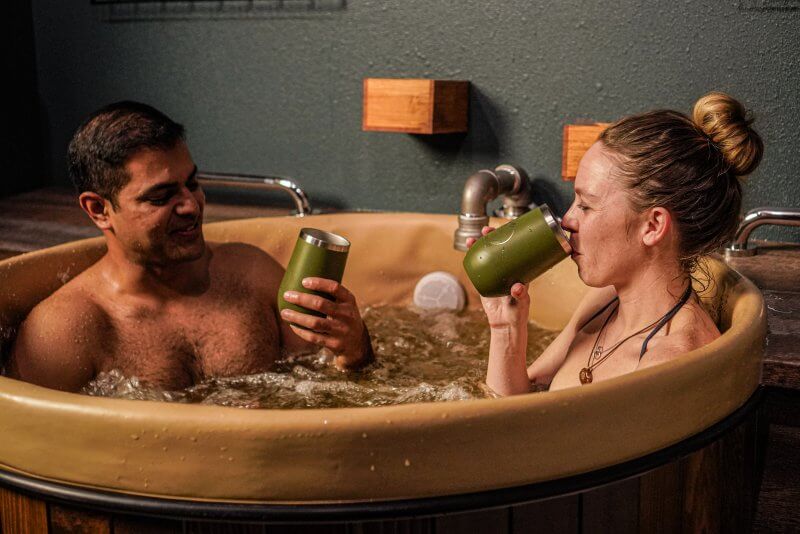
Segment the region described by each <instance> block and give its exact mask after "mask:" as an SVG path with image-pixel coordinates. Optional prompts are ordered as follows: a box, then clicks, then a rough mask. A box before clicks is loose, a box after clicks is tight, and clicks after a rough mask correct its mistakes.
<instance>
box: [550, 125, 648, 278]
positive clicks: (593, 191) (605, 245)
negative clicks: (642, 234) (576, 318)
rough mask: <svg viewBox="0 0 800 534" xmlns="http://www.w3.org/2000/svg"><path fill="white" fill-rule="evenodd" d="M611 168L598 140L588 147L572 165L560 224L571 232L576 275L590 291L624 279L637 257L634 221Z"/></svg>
mask: <svg viewBox="0 0 800 534" xmlns="http://www.w3.org/2000/svg"><path fill="white" fill-rule="evenodd" d="M614 166H615V164H614V161H613V160H612V159H611V158H610V157H609V154H608V151H607V149H606V148H605V147H604V146H603V145H602V144H601V143H600V142H599V141H598V142H596V143H595V144H593V145H592V146H591V148H589V150H588V151H587V152H586V154H585V155H584V156H583V158H582V159H581V162H580V165H579V166H578V174H577V176H576V178H575V200H574V201H573V202H572V205H571V206H570V208H569V210H568V211H567V213H566V214H565V215H564V218H563V220H562V223H561V226H562V227H563V228H564V230H566V231H568V232H570V233H571V236H570V244H571V245H572V248H573V253H572V260H573V261H574V262H575V263H576V264H577V265H578V274H579V275H580V277H581V280H583V281H584V283H586V284H587V285H590V286H593V287H605V286H608V285H612V284H616V283H617V282H619V281H624V280H626V279H629V278H630V275H631V273H632V272H633V271H632V269H635V267H636V265H637V264H640V263H639V262H640V261H641V260H642V259H643V258H642V249H643V245H642V243H641V240H637V239H636V238H635V234H636V229H637V227H638V223H639V220H638V219H639V217H638V215H637V213H636V212H634V211H633V210H632V209H631V207H630V205H629V202H628V197H627V194H626V193H625V191H624V190H623V189H622V186H621V185H620V184H619V183H618V180H616V179H614V178H613V173H612V171H613V170H614Z"/></svg>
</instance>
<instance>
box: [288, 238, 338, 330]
mask: <svg viewBox="0 0 800 534" xmlns="http://www.w3.org/2000/svg"><path fill="white" fill-rule="evenodd" d="M348 250H350V241H348V240H347V239H345V238H343V237H342V236H339V235H336V234H334V233H331V232H325V231H324V230H317V229H316V228H303V229H302V230H300V236H299V237H298V238H297V243H295V246H294V251H292V257H291V259H289V265H287V266H286V274H284V275H283V280H281V285H280V287H279V288H278V312H280V311H281V310H283V309H284V308H289V309H290V310H294V311H296V312H300V313H307V314H310V315H316V316H318V317H324V316H325V315H324V314H322V313H319V312H317V311H314V310H309V309H308V308H303V307H302V306H297V305H296V304H292V303H290V302H286V300H284V298H283V293H284V292H286V291H297V292H299V293H310V294H312V295H319V296H321V297H325V298H327V299H330V298H331V296H330V295H329V294H328V293H322V292H320V291H312V290H310V289H306V288H305V287H303V278H307V277H309V276H316V277H319V278H327V279H329V280H336V281H337V282H341V281H342V275H343V274H344V266H345V264H346V263H347V252H348ZM298 326H299V325H298Z"/></svg>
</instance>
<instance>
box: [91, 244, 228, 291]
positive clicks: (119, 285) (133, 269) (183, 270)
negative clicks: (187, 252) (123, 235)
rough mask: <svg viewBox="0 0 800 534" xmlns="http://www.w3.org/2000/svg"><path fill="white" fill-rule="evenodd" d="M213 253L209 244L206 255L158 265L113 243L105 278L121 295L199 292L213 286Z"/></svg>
mask: <svg viewBox="0 0 800 534" xmlns="http://www.w3.org/2000/svg"><path fill="white" fill-rule="evenodd" d="M211 255H212V254H211V251H210V250H209V248H208V246H206V248H205V252H204V253H203V256H201V257H200V258H198V259H196V260H190V261H185V262H175V263H172V264H156V263H146V262H139V261H135V260H132V259H131V258H129V257H127V256H126V255H125V254H124V252H123V251H122V250H120V249H118V248H116V247H113V246H109V248H108V253H107V254H106V256H105V258H104V262H105V265H104V267H103V277H104V279H105V280H106V281H107V282H108V284H109V286H110V287H111V288H112V290H113V291H114V292H115V293H117V294H124V295H131V296H143V297H144V296H146V297H151V298H155V299H158V300H162V301H167V300H172V299H175V298H178V297H181V296H188V295H199V294H202V293H204V292H205V291H206V290H207V289H208V286H209V282H210V274H209V264H210V261H211Z"/></svg>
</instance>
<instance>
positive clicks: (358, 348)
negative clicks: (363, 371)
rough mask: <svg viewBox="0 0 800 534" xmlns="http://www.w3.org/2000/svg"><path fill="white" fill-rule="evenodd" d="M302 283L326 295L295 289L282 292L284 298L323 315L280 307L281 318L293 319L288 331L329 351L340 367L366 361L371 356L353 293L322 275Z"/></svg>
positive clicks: (349, 367) (344, 367)
mask: <svg viewBox="0 0 800 534" xmlns="http://www.w3.org/2000/svg"><path fill="white" fill-rule="evenodd" d="M303 287H305V288H306V289H312V290H314V291H320V292H322V293H327V294H329V295H330V299H328V298H325V297H321V296H319V295H311V294H309V293H301V292H296V291H287V292H286V293H284V295H283V298H284V299H286V301H287V302H290V303H292V304H296V305H298V306H302V307H303V308H307V309H309V310H314V311H317V312H320V313H322V314H324V315H325V317H317V316H316V315H309V314H307V313H299V312H296V311H294V310H290V309H284V310H281V318H283V319H284V320H286V321H289V322H291V323H294V324H292V325H290V327H291V329H292V331H293V332H294V333H295V334H296V335H297V336H298V337H299V338H301V339H303V340H305V341H307V342H309V343H313V344H314V345H318V346H321V347H326V348H328V349H330V350H331V351H333V353H334V354H335V360H334V363H335V364H336V367H338V368H340V369H352V368H355V367H360V366H362V365H365V364H367V363H369V362H370V361H371V360H372V358H373V356H372V345H371V343H370V338H369V333H368V332H367V329H366V327H365V326H364V321H363V320H362V319H361V314H360V313H359V311H358V305H357V304H356V299H355V297H354V296H353V294H352V293H350V291H348V290H347V289H346V288H345V287H344V286H343V285H341V284H340V283H339V282H336V281H335V280H328V279H326V278H316V277H309V278H304V279H303ZM295 324H298V325H300V326H304V327H305V328H307V329H308V330H305V329H303V328H299V327H297V326H295Z"/></svg>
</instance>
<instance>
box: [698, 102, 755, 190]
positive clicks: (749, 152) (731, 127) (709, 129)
mask: <svg viewBox="0 0 800 534" xmlns="http://www.w3.org/2000/svg"><path fill="white" fill-rule="evenodd" d="M692 120H693V121H694V123H695V125H696V126H697V127H698V128H700V129H701V130H702V131H703V133H705V134H706V135H707V136H708V137H709V138H710V139H711V141H712V142H713V143H714V144H715V145H716V146H717V147H718V148H719V149H720V151H722V156H723V157H724V158H725V162H726V163H727V164H728V165H730V169H731V171H732V172H733V174H734V175H736V176H745V175H747V174H750V173H751V172H753V171H754V170H755V168H756V167H757V166H758V164H759V163H760V162H761V156H762V155H763V154H764V143H763V142H762V141H761V136H759V135H758V133H757V132H756V131H755V130H753V129H752V128H751V127H750V124H751V123H752V122H753V120H752V119H749V120H748V119H747V117H746V111H745V109H744V106H743V105H742V104H741V103H740V102H739V101H738V100H736V99H735V98H733V97H731V96H729V95H726V94H725V93H720V92H712V93H708V94H707V95H705V96H703V97H701V98H700V99H699V100H698V101H697V103H695V105H694V111H693V112H692Z"/></svg>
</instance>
